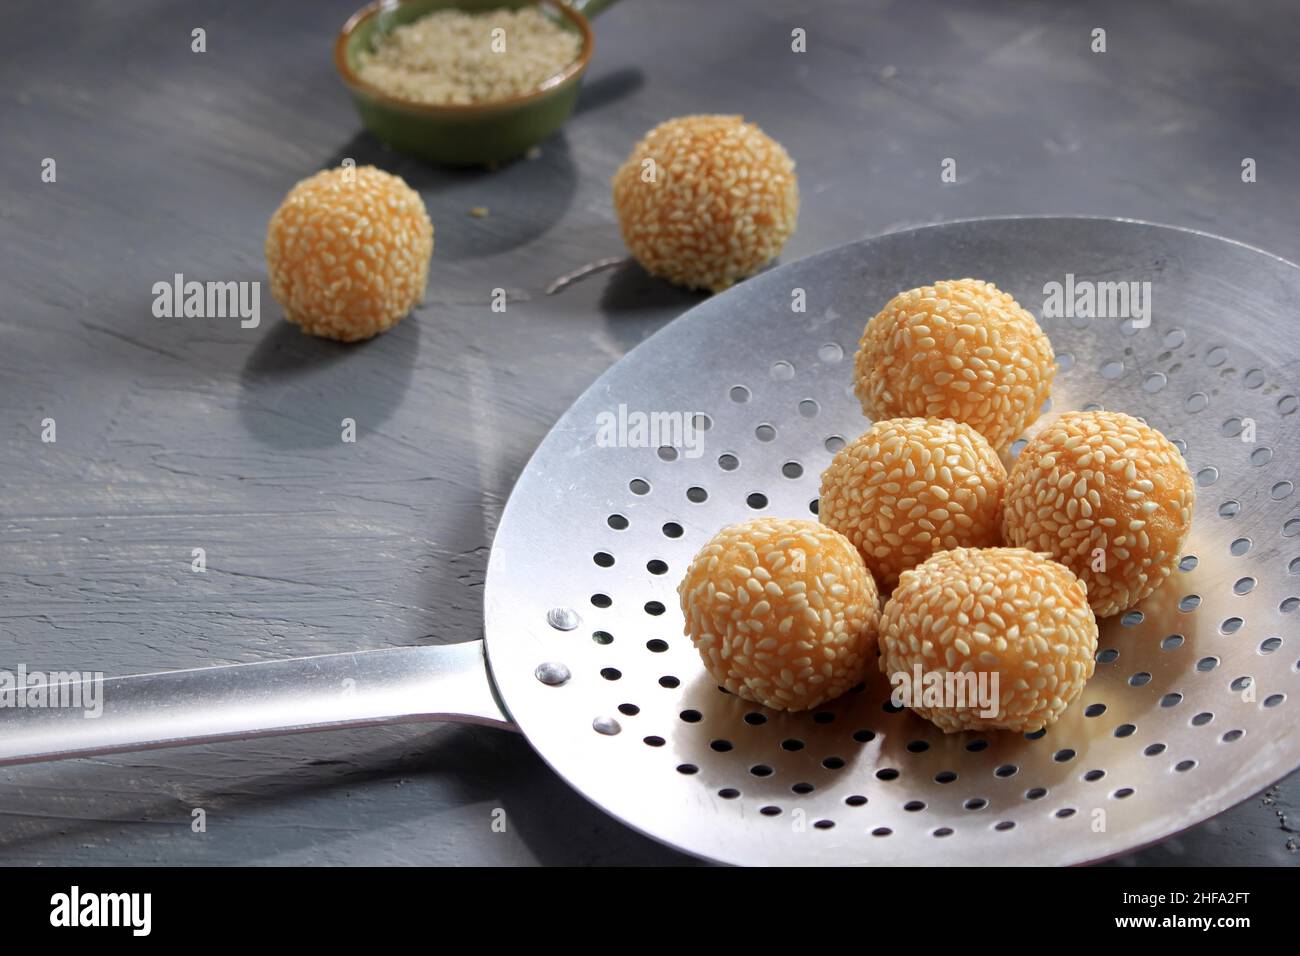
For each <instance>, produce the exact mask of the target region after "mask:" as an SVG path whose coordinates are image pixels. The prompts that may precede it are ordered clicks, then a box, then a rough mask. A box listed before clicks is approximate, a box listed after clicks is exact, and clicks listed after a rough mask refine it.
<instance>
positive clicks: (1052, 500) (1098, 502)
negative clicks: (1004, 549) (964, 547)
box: [1002, 412, 1196, 617]
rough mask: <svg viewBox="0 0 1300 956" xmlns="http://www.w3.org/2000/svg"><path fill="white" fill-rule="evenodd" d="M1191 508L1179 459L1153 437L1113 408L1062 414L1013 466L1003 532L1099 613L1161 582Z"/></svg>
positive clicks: (1188, 482)
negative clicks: (1077, 583)
mask: <svg viewBox="0 0 1300 956" xmlns="http://www.w3.org/2000/svg"><path fill="white" fill-rule="evenodd" d="M1195 502H1196V488H1195V486H1194V485H1193V484H1192V476H1191V474H1190V473H1189V472H1188V470H1187V463H1186V462H1185V461H1183V456H1182V454H1180V453H1179V451H1178V449H1177V448H1175V447H1174V446H1173V444H1172V443H1171V442H1170V441H1169V439H1167V438H1165V436H1164V435H1162V434H1160V432H1158V431H1156V430H1155V429H1154V428H1152V427H1151V426H1150V425H1147V424H1146V423H1144V422H1141V421H1139V420H1138V419H1136V418H1133V417H1132V416H1130V415H1125V414H1122V413H1120V412H1067V413H1066V414H1064V415H1062V416H1060V418H1058V419H1056V421H1054V422H1052V423H1051V424H1050V425H1048V426H1047V427H1046V428H1045V429H1043V430H1042V431H1041V432H1039V434H1038V435H1036V436H1035V437H1034V439H1033V440H1032V441H1030V442H1029V444H1028V445H1026V446H1025V449H1024V451H1022V452H1021V453H1020V457H1019V458H1018V459H1017V460H1016V463H1015V464H1014V465H1013V466H1012V468H1011V474H1010V476H1009V477H1008V479H1007V488H1006V492H1005V495H1004V498H1003V510H1002V532H1003V535H1004V537H1005V538H1006V541H1007V543H1008V544H1015V545H1023V546H1025V547H1027V548H1034V549H1036V550H1039V551H1044V552H1047V553H1048V554H1050V555H1051V556H1052V557H1053V558H1055V559H1056V560H1057V561H1060V562H1061V563H1062V564H1064V565H1065V566H1066V567H1068V568H1070V570H1072V571H1073V572H1074V573H1075V574H1077V575H1078V576H1079V577H1080V578H1081V579H1082V580H1083V583H1084V584H1086V585H1087V587H1088V602H1089V603H1090V604H1091V605H1092V609H1093V610H1094V611H1095V612H1096V613H1097V616H1098V617H1107V616H1109V615H1111V614H1115V613H1118V612H1119V611H1123V610H1124V609H1126V608H1130V607H1132V606H1133V605H1134V604H1137V603H1138V602H1139V601H1141V600H1142V599H1143V598H1144V597H1146V596H1147V595H1148V594H1150V593H1151V592H1152V591H1154V590H1155V589H1156V588H1157V587H1159V586H1160V583H1161V582H1162V581H1164V579H1165V578H1166V577H1168V576H1169V572H1170V571H1172V570H1173V568H1174V565H1175V563H1177V561H1178V556H1179V555H1180V554H1181V553H1182V547H1183V543H1184V542H1185V541H1186V540H1187V533H1188V531H1189V530H1190V529H1191V526H1192V505H1193V504H1195Z"/></svg>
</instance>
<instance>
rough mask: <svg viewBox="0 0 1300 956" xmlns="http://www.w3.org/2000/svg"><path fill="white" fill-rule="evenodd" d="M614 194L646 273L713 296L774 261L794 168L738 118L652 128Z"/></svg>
mask: <svg viewBox="0 0 1300 956" xmlns="http://www.w3.org/2000/svg"><path fill="white" fill-rule="evenodd" d="M647 161H650V162H647ZM652 174H653V181H647V180H648V179H649V178H650V177H651V175H652ZM613 190H614V210H615V212H616V213H617V214H618V223H619V228H620V229H621V230H622V233H623V241H624V242H625V243H627V247H628V249H630V250H631V252H632V255H634V256H636V259H637V261H638V262H640V263H641V265H642V266H643V267H644V268H645V270H646V271H647V272H649V273H650V274H651V275H655V276H659V277H661V278H664V279H667V280H668V281H670V282H675V283H677V284H678V285H683V286H686V287H688V288H692V289H708V290H710V291H713V292H720V291H722V290H723V289H725V288H727V287H728V286H731V285H733V284H734V283H736V282H738V281H739V280H741V279H743V278H745V277H746V276H748V275H751V274H752V273H754V272H756V271H757V270H758V269H759V268H760V267H762V266H764V265H766V264H767V263H768V262H770V261H772V260H773V259H775V258H776V257H777V255H778V254H780V252H781V248H782V247H783V246H784V245H785V243H786V240H787V239H789V238H790V235H791V234H792V233H793V232H794V229H795V223H796V221H797V219H798V215H799V186H798V181H797V180H796V178H795V172H794V161H793V160H791V159H790V156H789V154H788V153H787V152H786V151H785V148H784V147H782V146H781V144H780V143H778V142H777V141H776V140H774V139H772V138H771V137H770V136H768V135H767V134H765V133H764V132H763V131H762V130H761V129H759V128H758V127H757V126H756V125H754V124H753V123H746V122H744V120H743V118H742V117H740V116H704V115H701V116H682V117H679V118H677V119H670V120H668V121H666V122H664V123H660V124H659V125H658V126H656V127H655V128H654V129H652V130H651V131H650V132H649V133H647V134H646V135H645V138H644V139H642V140H641V141H640V142H639V143H637V144H636V146H634V147H633V148H632V153H631V155H629V156H628V158H627V160H626V161H625V162H624V163H623V165H622V166H620V167H619V169H618V172H617V173H615V174H614V179H613Z"/></svg>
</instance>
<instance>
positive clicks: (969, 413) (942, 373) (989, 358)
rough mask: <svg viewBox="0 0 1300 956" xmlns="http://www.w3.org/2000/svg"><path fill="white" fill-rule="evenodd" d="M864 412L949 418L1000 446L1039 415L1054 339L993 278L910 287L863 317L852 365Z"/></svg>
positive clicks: (1053, 363)
mask: <svg viewBox="0 0 1300 956" xmlns="http://www.w3.org/2000/svg"><path fill="white" fill-rule="evenodd" d="M853 372H854V391H855V392H856V393H857V396H858V401H860V402H861V403H862V409H863V411H864V412H866V413H867V415H868V417H870V418H899V417H903V416H907V415H919V416H923V417H925V418H951V419H953V420H955V421H959V422H965V423H966V424H967V425H970V426H971V427H972V428H974V429H975V430H976V431H978V432H980V433H981V434H982V435H983V436H984V437H985V438H987V439H988V440H989V443H990V444H991V445H992V446H993V447H994V448H995V449H997V450H998V451H1002V450H1003V449H1005V448H1006V447H1007V446H1009V445H1010V444H1011V443H1012V442H1013V441H1015V440H1016V439H1017V438H1019V437H1020V436H1021V435H1022V434H1023V433H1024V430H1025V428H1026V427H1027V426H1028V425H1029V424H1030V423H1031V422H1032V421H1033V420H1034V419H1035V418H1037V417H1038V414H1039V412H1040V411H1041V409H1042V407H1043V403H1044V402H1045V401H1046V400H1047V396H1048V393H1049V392H1050V391H1051V388H1052V379H1053V378H1054V377H1055V375H1056V360H1055V356H1054V355H1053V354H1052V343H1051V342H1049V341H1048V340H1047V336H1046V335H1044V334H1043V330H1042V329H1040V328H1039V327H1038V323H1037V322H1036V321H1035V320H1034V317H1033V316H1032V315H1030V314H1029V313H1028V312H1027V311H1025V310H1024V309H1023V308H1021V306H1020V304H1019V303H1018V302H1016V300H1015V299H1013V298H1012V297H1011V296H1009V295H1008V294H1007V293H1005V292H1002V291H1000V290H999V289H998V288H997V286H995V285H993V284H992V283H991V282H983V281H981V280H979V279H958V280H955V281H943V282H936V283H935V284H934V285H927V286H922V287H921V288H919V289H910V290H908V291H907V292H902V293H900V294H898V295H896V296H894V298H892V299H890V300H889V302H888V303H887V304H886V305H885V307H884V308H883V309H881V310H880V312H879V313H877V314H876V316H875V317H874V318H872V319H871V321H869V322H868V323H867V327H866V330H865V331H864V332H863V333H862V342H861V343H860V346H859V348H858V353H857V355H856V356H855V358H854V362H853Z"/></svg>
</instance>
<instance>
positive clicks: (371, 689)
mask: <svg viewBox="0 0 1300 956" xmlns="http://www.w3.org/2000/svg"><path fill="white" fill-rule="evenodd" d="M962 276H975V277H979V278H985V279H988V280H990V281H993V282H995V283H996V284H997V285H998V286H999V287H1001V288H1002V289H1004V290H1006V291H1007V292H1010V293H1011V294H1012V295H1014V296H1015V297H1016V298H1017V299H1018V300H1019V301H1020V302H1021V303H1022V304H1024V305H1025V306H1026V307H1027V308H1029V309H1030V310H1031V311H1034V312H1036V313H1037V312H1039V311H1040V307H1041V305H1042V303H1043V301H1044V289H1043V287H1044V285H1045V284H1046V283H1048V282H1061V283H1065V282H1066V281H1067V276H1073V279H1074V281H1075V282H1076V284H1077V283H1079V282H1084V281H1111V282H1113V281H1123V282H1132V281H1136V282H1144V281H1149V282H1150V283H1151V290H1152V312H1151V323H1150V326H1149V327H1146V328H1137V327H1135V323H1134V322H1133V321H1131V320H1130V321H1127V322H1124V321H1121V320H1120V319H1118V318H1092V319H1085V318H1074V319H1054V318H1047V319H1043V320H1042V322H1043V326H1044V329H1045V330H1046V332H1047V334H1048V335H1049V336H1050V338H1051V340H1052V344H1053V346H1054V348H1055V350H1056V354H1057V357H1058V363H1059V373H1058V377H1057V379H1056V385H1055V388H1054V391H1053V395H1052V404H1053V407H1054V410H1056V411H1061V410H1066V409H1078V408H1096V407H1105V408H1108V409H1115V410H1120V411H1125V412H1128V413H1130V414H1134V415H1137V416H1140V417H1142V418H1144V419H1146V420H1147V421H1148V422H1150V423H1151V424H1152V425H1154V426H1155V427H1157V428H1159V429H1160V430H1161V431H1163V432H1164V433H1165V434H1166V435H1168V436H1169V437H1170V438H1171V439H1173V440H1174V441H1175V443H1176V444H1177V445H1178V447H1179V448H1180V449H1182V450H1183V452H1184V454H1185V455H1186V457H1187V461H1188V464H1189V466H1190V468H1191V471H1192V473H1193V475H1195V476H1196V481H1197V486H1198V487H1197V506H1196V512H1195V517H1194V524H1193V528H1192V533H1191V538H1190V541H1189V543H1188V545H1187V551H1186V554H1185V555H1184V556H1183V557H1182V561H1181V563H1180V566H1179V567H1180V570H1179V571H1178V572H1176V573H1175V574H1174V575H1173V576H1172V577H1171V578H1170V579H1169V581H1168V582H1167V583H1166V585H1165V586H1164V587H1163V588H1162V589H1161V590H1159V591H1158V592H1157V593H1156V594H1154V595H1152V597H1151V598H1149V599H1148V600H1147V601H1145V602H1143V603H1142V605H1140V606H1139V607H1138V608H1135V609H1133V610H1131V611H1130V612H1128V613H1126V614H1123V615H1120V616H1116V617H1113V618H1110V619H1107V620H1105V621H1103V622H1101V636H1100V642H1099V650H1098V665H1097V671H1096V675H1095V676H1094V677H1093V678H1092V680H1091V681H1090V682H1089V683H1088V685H1087V688H1086V689H1085V691H1084V693H1083V695H1082V697H1081V698H1080V699H1079V700H1078V701H1076V702H1075V703H1074V704H1072V705H1071V706H1070V708H1069V710H1068V711H1067V712H1066V713H1065V715H1064V717H1063V718H1062V719H1061V720H1060V721H1059V722H1058V723H1057V724H1056V725H1055V726H1053V727H1051V728H1050V729H1049V730H1047V731H1046V732H1042V733H1039V734H1035V735H1029V736H1026V735H1021V734H1012V733H1007V732H993V733H988V734H974V733H964V734H959V735H944V734H942V733H940V732H939V731H938V730H937V729H935V728H934V727H933V726H931V725H930V724H929V723H927V722H925V721H923V720H921V719H920V718H918V717H916V716H914V715H913V714H911V713H910V712H908V711H897V710H894V709H893V708H891V707H889V706H887V701H888V686H887V684H886V682H885V680H884V678H883V677H881V676H880V675H879V674H875V673H873V674H872V675H871V676H870V677H869V678H868V680H867V682H866V684H865V686H864V687H863V688H861V689H859V690H857V691H855V692H851V693H850V694H848V695H846V696H845V697H844V698H841V699H840V700H838V701H834V702H832V703H830V704H827V705H825V706H823V707H821V708H819V709H818V710H816V711H813V712H808V713H795V714H786V713H777V712H774V711H768V710H765V709H763V708H761V707H759V706H757V705H754V704H752V703H749V702H747V701H744V700H741V699H739V698H737V697H735V696H732V695H730V694H727V693H725V692H724V691H722V690H720V689H719V688H718V687H717V686H716V685H715V684H714V683H713V682H712V681H711V680H710V679H709V678H708V676H707V675H706V674H705V672H704V670H703V667H702V665H701V663H700V660H699V657H698V656H697V654H696V652H695V650H694V649H693V648H692V647H691V645H690V642H689V641H688V640H687V639H686V638H684V637H683V636H682V633H681V631H682V618H681V612H680V610H679V607H678V603H677V595H676V592H675V588H676V585H677V583H678V581H679V580H680V577H681V575H682V573H683V571H684V570H685V567H686V565H687V563H688V561H689V560H690V558H691V556H692V555H693V554H694V553H695V551H696V550H697V549H698V548H699V547H700V546H701V545H702V544H703V543H704V542H705V541H706V540H707V539H708V538H709V537H710V536H711V535H712V534H713V533H714V532H715V531H717V529H718V528H720V527H721V526H723V525H725V524H729V523H732V522H736V521H740V520H744V519H746V518H749V517H754V516H758V515H784V516H790V517H811V516H812V515H814V514H815V511H816V496H817V491H818V484H819V476H820V473H821V471H822V469H823V468H824V467H825V466H826V464H827V463H828V462H829V461H830V459H831V456H832V454H833V452H834V451H835V450H837V449H838V448H839V447H840V446H841V445H842V444H843V443H844V442H845V441H846V440H849V439H851V438H853V437H854V436H856V435H857V434H859V433H860V432H861V431H863V430H864V429H865V428H866V427H867V424H868V422H867V421H866V420H865V419H864V418H863V416H862V413H861V411H860V409H859V406H858V403H857V400H856V399H855V398H854V397H853V395H852V390H851V383H852V371H851V370H852V354H853V351H854V349H855V348H856V343H857V340H858V338H859V336H860V335H861V332H862V328H863V325H864V324H865V322H866V320H867V319H868V318H869V317H870V316H871V315H872V314H873V313H874V312H875V311H877V310H878V309H879V308H880V307H881V306H882V305H883V304H884V303H885V302H886V301H887V300H888V299H889V298H890V297H891V296H893V295H894V294H895V293H897V292H898V291H900V290H902V289H907V288H911V287H914V286H918V285H923V284H925V283H927V282H931V281H933V280H935V279H940V278H958V277H962ZM796 289H802V290H803V292H804V296H805V297H806V302H807V310H806V311H805V312H796V311H794V310H792V307H791V303H792V301H793V297H794V290H796ZM1297 302H1300V269H1298V268H1297V267H1295V266H1293V265H1291V264H1290V263H1287V262H1285V261H1283V260H1281V259H1277V258H1275V257H1273V256H1270V255H1267V254H1265V253H1262V252H1260V251H1258V250H1254V249H1251V248H1249V247H1246V246H1242V245H1239V244H1236V243H1232V242H1228V241H1226V240H1222V239H1217V238H1214V237H1211V236H1207V235H1203V234H1198V233H1193V232H1186V231H1181V230H1175V229H1169V228H1165V227H1158V226H1152V225H1147V224H1142V223H1134V222H1125V221H1115V220H1089V219H1006V220H985V221H973V222H962V223H953V224H948V225H942V226H935V227H929V228H923V229H918V230H914V231H910V232H904V233H898V234H894V235H889V236H885V237H882V238H879V239H873V240H869V241H865V242H859V243H855V244H852V245H849V246H845V247H842V248H839V249H835V250H832V251H830V252H826V253H823V254H821V255H817V256H813V257H811V258H809V259H805V260H803V261H801V262H796V263H793V264H791V265H788V266H785V267H782V268H779V269H776V270H773V271H770V272H768V273H765V274H763V275H761V276H758V277H756V278H753V279H750V280H748V281H746V282H745V283H743V284H741V285H740V286H738V287H737V288H735V289H733V290H731V291H729V292H727V293H725V294H723V295H719V296H717V297H715V298H712V299H710V300H708V301H706V302H705V303H703V304H702V305H700V306H698V307H697V308H695V309H693V310H692V311H691V312H690V313H688V314H687V315H685V316H683V317H682V318H680V319H678V320H677V321H675V322H673V323H672V324H671V325H669V326H668V327H666V328H665V329H664V330H662V331H661V332H659V333H658V334H657V335H655V336H654V337H652V338H651V339H650V340H648V341H647V342H646V343H644V344H643V345H641V346H640V347H638V348H636V349H635V350H634V351H632V352H631V353H630V354H629V355H628V356H627V357H626V358H624V359H623V360H622V361H620V362H619V363H618V364H617V365H616V366H615V367H614V368H612V369H611V370H610V371H609V372H607V373H606V374H605V375H604V376H602V377H601V378H600V379H599V380H598V381H597V382H596V383H595V384H594V385H593V386H592V387H591V389H589V390H588V391H587V392H586V394H584V395H583V396H582V397H581V398H580V399H579V400H578V401H577V402H576V403H575V404H574V406H573V407H572V408H571V409H570V410H569V412H568V413H566V414H565V416H564V417H563V418H562V419H561V420H560V421H559V423H558V424H557V425H556V426H555V428H554V429H553V430H552V431H551V433H550V434H549V435H548V436H547V438H546V439H545V441H544V442H543V443H542V445H541V446H540V448H539V449H538V450H537V452H536V454H535V455H534V456H533V458H532V460H531V462H530V463H529V465H528V467H527V469H526V470H525V472H524V474H523V476H522V477H521V478H520V480H519V482H518V484H517V486H516V487H515V490H514V493H513V495H512V496H511V498H510V502H509V504H508V506H507V508H506V511H505V514H504V516H503V518H502V521H501V525H500V529H499V531H498V533H497V537H496V540H495V542H494V545H493V549H492V556H491V559H490V562H489V568H488V579H487V587H486V596H485V618H486V649H487V659H488V662H489V664H490V670H491V674H492V681H491V683H489V681H488V680H486V679H484V675H483V673H482V657H481V653H480V651H479V649H478V645H476V644H469V645H457V646H455V647H450V648H448V647H425V648H404V649H397V650H392V651H373V652H368V653H361V654H351V655H331V656H328V657H322V658H312V659H306V660H300V661H287V662H279V663H273V664H254V665H246V666H242V667H233V668H217V669H209V670H201V671H190V672H179V673H173V674H167V675H155V676H151V677H143V678H125V679H122V680H120V681H114V682H110V685H109V686H108V687H107V688H106V690H105V698H106V710H105V714H104V717H103V718H101V719H100V721H86V720H76V721H74V720H72V719H67V718H66V717H64V716H61V715H60V713H59V712H52V711H46V712H43V713H35V714H34V713H33V712H30V711H29V712H18V711H9V712H7V713H5V714H4V715H2V717H0V761H7V762H21V761H24V760H33V759H47V758H50V757H57V756H74V755H79V754H87V753H102V752H111V751H115V750H124V749H131V748H138V747H140V746H167V745H171V744H175V743H184V742H192V741H196V740H216V739H230V738H241V737H249V736H257V735H259V734H267V733H282V732H291V731H297V730H317V729H327V728H329V727H337V726H355V725H358V724H373V723H383V722H389V721H395V720H403V719H407V720H409V719H467V720H476V721H479V722H484V723H498V724H503V725H505V724H506V723H507V717H506V716H505V713H506V712H508V714H509V719H510V720H512V721H513V723H514V724H515V725H517V726H518V728H519V729H520V730H522V731H523V733H524V734H525V735H526V736H527V737H528V739H529V741H530V742H531V743H532V745H533V746H534V747H535V748H536V750H537V752H538V753H539V754H541V756H542V757H543V758H544V759H545V760H546V761H547V762H548V763H549V764H550V765H551V766H552V767H553V768H554V769H555V770H556V771H557V772H558V773H559V774H560V775H562V776H563V777H564V778H565V779H566V780H567V781H568V782H569V783H570V784H571V785H573V786H574V787H575V788H576V789H577V790H578V791H580V792H581V793H583V794H584V795H585V796H587V797H588V798H589V799H591V800H592V801H593V802H594V803H596V804H597V805H598V806H600V807H602V808H603V809H605V810H606V811H607V812H609V813H610V814H612V815H614V816H615V817H617V818H619V819H620V820H622V821H624V822H625V823H627V824H629V825H630V826H632V827H635V828H636V829H638V830H640V831H642V832H644V833H647V834H649V835H650V836H652V837H654V838H655V839H658V840H661V841H663V842H665V843H668V844H671V845H672V846H675V847H678V848H679V849H682V850H684V851H687V852H689V853H692V854H695V855H697V856H701V857H706V858H709V859H712V860H718V861H724V862H729V863H742V864H880V863H908V864H988V863H1047V864H1065V863H1078V862H1084V861H1090V860H1096V859H1100V858H1103V857H1106V856H1109V855H1113V854H1116V853H1120V852H1123V851H1125V850H1128V849H1131V848H1133V847H1135V846H1139V845H1142V844H1146V843H1149V842H1151V841H1154V840H1158V839H1160V838H1161V837H1164V836H1167V835H1169V834H1171V833H1174V832H1176V831H1178V830H1181V829H1183V828H1185V827H1187V826H1190V825H1191V824H1194V823H1196V822H1198V821H1200V820H1204V819H1205V818H1207V817H1209V816H1211V815H1213V814H1215V813H1217V812H1219V811H1221V810H1223V809H1225V808H1227V807H1229V806H1231V805H1232V804H1234V803H1236V802H1238V801H1240V800H1242V799H1244V798H1246V797H1248V796H1250V795H1251V794H1253V793H1255V792H1257V791H1259V790H1261V789H1262V788H1264V787H1265V786H1267V785H1268V784H1270V783H1271V782H1273V781H1275V780H1276V779H1278V778H1280V777H1281V776H1283V775H1285V774H1286V773H1288V772H1289V771H1291V770H1292V769H1294V768H1295V767H1296V766H1297V764H1300V735H1297V734H1296V733H1295V732H1294V731H1293V729H1292V725H1293V724H1294V723H1295V707H1296V705H1297V700H1296V697H1297V692H1300V641H1298V640H1297V636H1298V635H1297V623H1298V622H1300V495H1297V494H1296V490H1295V483H1296V482H1297V481H1300V475H1298V473H1300V466H1298V464H1297V461H1298V458H1300V452H1298V449H1300V443H1298V442H1297V431H1298V430H1300V415H1297V414H1296V411H1297V408H1298V407H1300V397H1298V394H1297V393H1300V374H1298V372H1300V359H1298V358H1297V356H1300V347H1297V345H1296V342H1295V332H1294V322H1295V318H1294V315H1295V307H1296V303H1297ZM620 405H622V406H625V411H626V412H627V413H629V414H630V413H644V414H650V413H654V412H661V413H662V412H682V413H686V414H688V415H692V416H697V420H698V423H699V425H700V426H701V427H703V428H705V429H706V430H705V431H704V432H703V444H702V453H700V454H696V449H693V448H686V447H677V448H674V447H662V448H655V447H605V444H604V443H602V442H598V440H597V434H598V431H597V429H598V423H599V422H600V417H601V415H602V413H608V414H612V415H615V416H617V415H618V410H619V406H620ZM1249 439H1253V440H1249ZM697 448H698V446H697ZM277 669H278V670H277ZM340 682H344V683H349V685H350V686H349V688H348V690H347V691H346V693H344V692H341V691H340V689H339V686H340ZM493 684H494V685H495V688H496V690H497V691H498V692H499V695H500V698H499V699H500V701H501V702H502V703H503V704H504V707H505V709H506V711H505V712H503V711H502V710H500V709H498V705H497V703H496V701H494V699H493V696H492V685H493ZM87 725H95V726H93V727H90V728H88V726H87Z"/></svg>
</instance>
